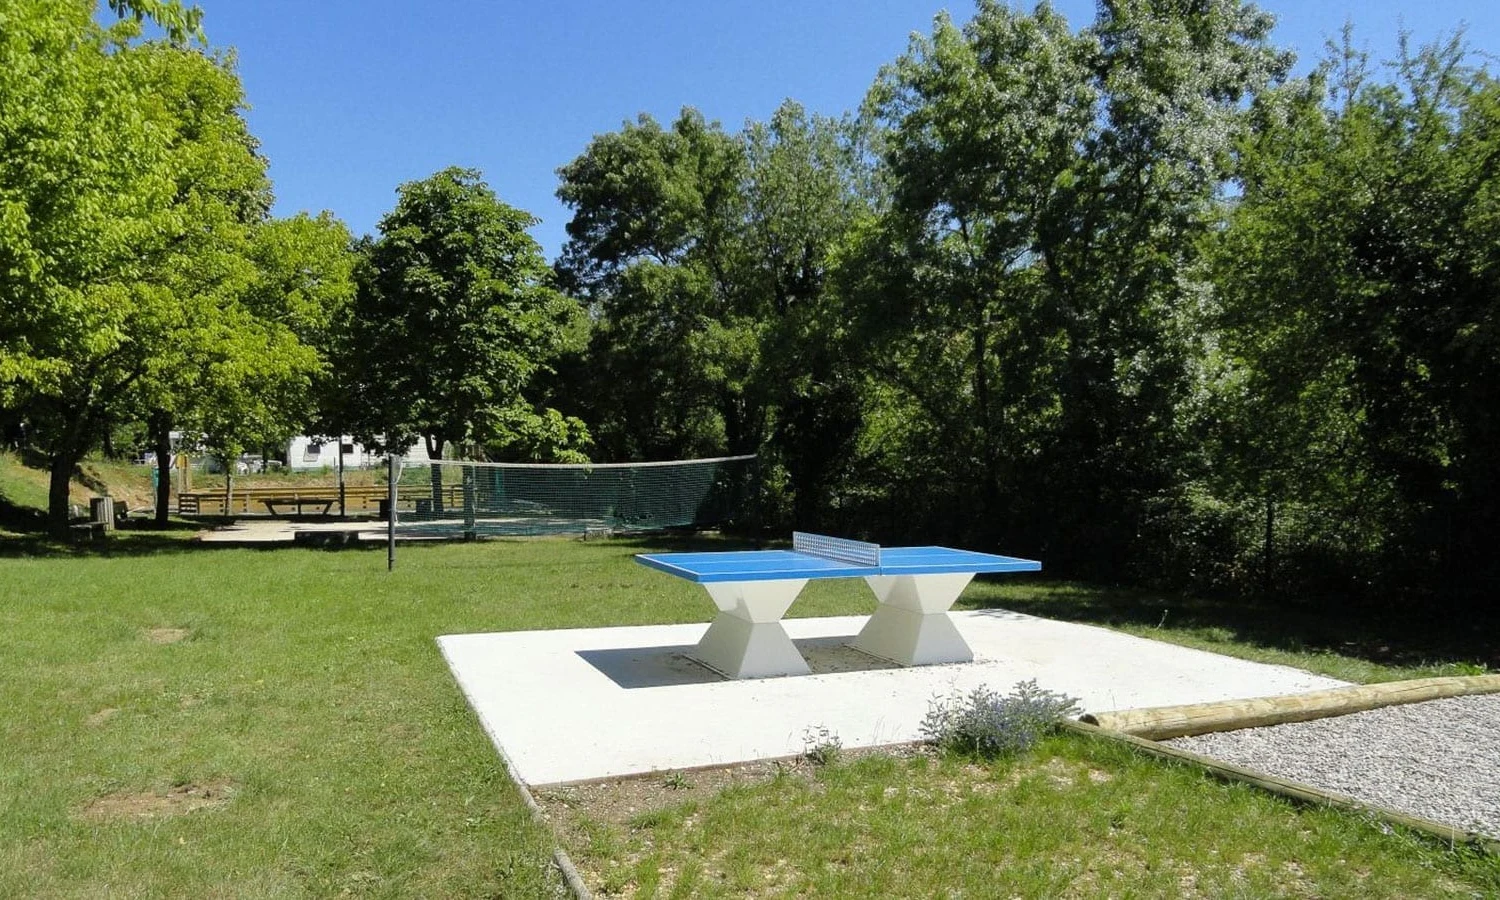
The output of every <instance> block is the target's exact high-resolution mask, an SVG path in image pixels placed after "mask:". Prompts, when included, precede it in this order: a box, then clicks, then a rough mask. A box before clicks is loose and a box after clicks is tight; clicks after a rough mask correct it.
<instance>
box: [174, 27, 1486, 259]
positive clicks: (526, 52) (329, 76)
mask: <svg viewBox="0 0 1500 900" xmlns="http://www.w3.org/2000/svg"><path fill="white" fill-rule="evenodd" d="M194 2H196V3H197V5H199V6H201V7H202V8H203V10H204V29H205V31H206V32H207V34H208V38H209V41H210V43H211V44H212V45H214V46H216V47H233V48H235V49H236V51H237V53H238V60H239V71H240V75H241V77H242V78H243V80H244V84H245V90H246V93H247V94H248V97H249V102H250V106H251V109H250V113H249V119H250V127H251V130H252V131H253V132H254V133H255V135H256V136H257V137H258V138H259V139H260V141H261V150H262V152H263V153H264V154H265V155H266V156H267V157H268V158H269V159H270V162H271V177H272V179H273V181H274V183H275V188H276V197H277V203H276V213H277V214H278V215H290V214H292V213H295V212H297V211H299V210H309V211H313V212H316V211H318V210H322V209H328V210H331V211H333V213H334V214H336V215H337V216H339V217H340V218H342V219H343V220H344V221H345V222H347V223H348V224H349V227H350V228H351V229H353V231H354V232H355V233H356V234H361V233H372V232H374V230H375V225H376V222H377V221H378V220H379V218H380V216H381V215H382V214H384V213H385V212H386V211H387V210H389V209H390V208H391V206H392V205H393V204H394V202H395V189H396V186H397V185H398V184H400V183H401V182H403V181H410V180H412V179H415V178H422V177H425V176H427V175H430V174H431V173H433V172H435V171H437V170H438V169H441V168H443V167H445V166H449V165H461V166H470V167H474V168H478V169H480V170H482V171H483V172H484V174H485V178H486V180H487V181H488V182H489V184H490V186H491V187H492V188H494V189H495V191H496V192H497V193H498V194H499V195H500V197H501V199H503V200H505V201H506V202H507V203H510V204H511V205H513V206H517V207H520V208H522V209H525V210H528V211H530V212H531V213H532V214H534V215H536V216H538V217H540V218H541V219H542V224H541V225H539V226H538V227H537V228H536V229H534V230H533V232H532V234H533V236H535V237H536V239H537V240H538V241H540V242H541V244H542V247H543V249H544V250H545V251H546V253H547V255H548V257H549V258H551V257H553V256H555V255H556V253H557V251H558V250H559V249H560V247H561V246H562V243H563V241H564V240H565V239H566V233H565V232H564V230H563V228H564V225H565V224H566V222H567V218H568V211H567V209H566V208H565V207H563V206H562V205H561V204H560V203H558V202H557V200H556V198H555V197H554V192H555V191H556V189H557V177H556V169H557V168H558V167H559V166H561V165H564V164H565V163H567V162H568V161H570V160H572V159H573V158H574V157H576V156H577V155H578V154H579V153H581V152H582V151H583V149H584V147H585V146H586V145H587V143H588V141H589V139H590V138H591V137H592V136H594V135H595V134H600V133H604V132H608V131H614V130H617V129H618V128H619V127H620V125H621V123H622V122H623V121H625V120H627V119H634V118H635V116H636V115H637V114H638V113H641V112H648V113H650V114H652V115H654V116H655V117H656V118H657V119H658V120H661V121H663V122H670V121H671V120H672V118H674V117H675V116H676V114H677V112H678V110H679V109H680V108H681V107H683V106H695V107H697V108H698V109H699V110H701V111H702V112H703V113H704V115H706V116H707V117H708V118H710V119H717V120H719V121H720V122H722V123H723V124H724V126H725V127H726V128H728V129H729V130H731V131H735V130H738V129H739V128H740V127H741V126H742V125H743V124H744V122H745V121H746V120H747V119H764V118H766V117H767V116H769V115H770V113H771V112H772V110H774V109H775V108H776V106H777V105H778V104H779V103H780V102H781V101H782V100H783V99H785V98H787V97H791V98H794V99H796V100H798V101H800V102H801V103H802V104H803V105H805V106H807V107H808V108H810V109H812V110H815V111H817V112H821V113H826V114H829V115H838V114H840V113H842V112H844V111H846V110H852V109H854V108H855V107H856V106H857V105H858V104H859V102H860V100H861V99H862V98H863V96H864V93H865V91H866V89H867V88H868V87H869V86H870V83H871V82H872V81H873V80H874V78H875V74H876V72H877V70H878V69H879V68H880V66H881V65H882V64H884V63H886V62H889V61H891V60H892V59H894V58H895V57H896V56H898V55H899V54H900V53H901V52H902V51H903V50H904V49H905V47H906V45H907V40H908V36H909V35H910V34H911V33H912V32H913V31H922V32H924V33H926V32H930V31H931V23H932V18H933V16H934V15H935V14H936V13H937V12H938V11H939V10H940V9H943V8H947V9H948V10H949V11H950V12H951V13H952V15H953V17H954V19H955V20H957V21H960V22H962V21H966V20H967V19H968V18H970V17H971V16H972V13H973V6H972V4H971V3H969V2H962V3H949V4H947V5H946V7H945V6H944V5H943V4H942V3H941V0H800V2H799V0H754V2H746V0H639V2H636V0H616V2H613V3H608V2H585V0H531V2H527V3H518V2H511V0H431V2H412V0H315V2H308V0H194ZM1031 5H1032V4H1031V3H1029V2H1028V3H1025V4H1023V6H1025V8H1028V9H1029V8H1030V6H1031ZM1261 5H1262V6H1263V7H1264V8H1267V9H1269V10H1270V11H1271V12H1273V13H1275V14H1276V16H1277V18H1278V21H1279V25H1278V27H1277V31H1276V42H1277V43H1278V44H1279V45H1281V46H1284V47H1289V48H1291V49H1293V50H1295V51H1297V54H1298V57H1299V61H1300V62H1299V66H1298V68H1299V70H1305V69H1306V68H1307V67H1308V65H1309V63H1310V61H1311V60H1312V59H1313V58H1315V57H1316V56H1318V55H1319V54H1320V53H1321V48H1322V45H1323V42H1324V40H1325V39H1327V38H1329V37H1333V36H1335V35H1337V34H1338V32H1339V29H1340V28H1341V27H1342V25H1343V23H1344V21H1345V20H1350V21H1352V22H1353V23H1354V25H1355V27H1356V37H1357V39H1358V40H1359V42H1360V43H1361V44H1363V45H1365V46H1366V47H1367V49H1369V50H1371V51H1372V52H1374V53H1376V54H1377V55H1385V56H1389V55H1390V54H1391V53H1393V52H1394V48H1395V44H1396V35H1397V33H1398V31H1399V30H1400V29H1401V27H1403V25H1404V27H1406V28H1407V29H1409V30H1410V31H1411V32H1412V34H1413V37H1414V38H1415V39H1417V40H1419V41H1426V40H1431V39H1434V38H1436V37H1438V36H1439V35H1442V34H1445V33H1448V32H1451V31H1452V30H1453V29H1454V28H1456V27H1457V26H1458V25H1459V24H1460V23H1467V25H1468V40H1469V43H1470V45H1471V46H1472V47H1473V48H1474V49H1475V50H1477V51H1480V52H1484V53H1489V54H1500V3H1496V2H1494V0H1429V2H1426V3H1421V4H1417V3H1413V2H1410V0H1408V2H1405V3H1400V2H1392V0H1363V2H1360V0H1300V2H1299V0H1268V2H1265V3H1262V4H1261ZM1056 6H1057V8H1058V9H1059V10H1060V11H1061V12H1062V13H1063V14H1064V15H1065V16H1067V18H1068V20H1069V22H1070V23H1072V24H1073V26H1074V27H1075V28H1077V27H1081V26H1083V25H1084V24H1087V23H1088V22H1090V21H1092V19H1093V10H1094V4H1093V2H1092V0H1060V2H1058V3H1056ZM1494 67H1495V66H1494V65H1493V62H1492V63H1491V68H1492V69H1493V68H1494Z"/></svg>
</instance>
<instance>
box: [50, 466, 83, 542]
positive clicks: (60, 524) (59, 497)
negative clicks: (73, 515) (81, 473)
mask: <svg viewBox="0 0 1500 900" xmlns="http://www.w3.org/2000/svg"><path fill="white" fill-rule="evenodd" d="M81 456H82V454H80V453H77V452H76V451H75V452H68V451H58V452H56V453H53V454H52V456H51V457H50V458H49V459H48V469H49V472H50V474H51V478H50V480H49V482H48V485H47V532H48V534H50V535H52V537H55V538H58V539H59V540H61V539H65V538H67V536H68V525H69V521H68V520H69V510H68V489H69V487H70V486H71V484H72V482H73V470H74V469H76V468H78V460H79V458H80V457H81Z"/></svg>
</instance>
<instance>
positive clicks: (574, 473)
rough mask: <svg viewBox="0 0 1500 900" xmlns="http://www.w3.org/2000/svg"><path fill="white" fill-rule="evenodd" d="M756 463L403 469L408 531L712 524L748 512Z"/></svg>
mask: <svg viewBox="0 0 1500 900" xmlns="http://www.w3.org/2000/svg"><path fill="white" fill-rule="evenodd" d="M754 463H755V457H754V456H728V457H721V458H718V459H693V460H678V461H673V462H653V463H599V464H584V465H529V464H520V463H482V462H462V461H457V460H444V461H442V462H435V463H430V464H429V463H412V464H407V465H405V466H403V467H402V469H401V474H400V479H399V481H398V482H397V486H396V510H397V515H396V527H397V530H398V531H399V532H401V533H403V534H432V535H440V536H452V535H481V534H496V535H542V534H589V533H594V532H597V533H619V532H631V531H654V530H657V529H661V528H676V527H684V526H707V525H716V524H720V523H722V522H725V521H727V520H729V519H731V518H733V517H734V516H736V515H739V514H740V513H741V511H742V510H743V509H744V508H745V500H746V498H748V497H749V496H750V479H751V478H752V476H753V472H754Z"/></svg>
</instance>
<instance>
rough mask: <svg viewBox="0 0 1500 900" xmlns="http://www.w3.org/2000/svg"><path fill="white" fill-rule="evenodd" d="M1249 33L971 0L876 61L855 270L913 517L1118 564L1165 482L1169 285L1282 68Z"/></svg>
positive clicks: (1174, 14) (1169, 448)
mask: <svg viewBox="0 0 1500 900" xmlns="http://www.w3.org/2000/svg"><path fill="white" fill-rule="evenodd" d="M1270 26H1271V20H1270V17H1269V16H1266V15H1265V14H1263V13H1260V12H1259V11H1258V10H1256V9H1255V8H1254V7H1252V6H1249V5H1247V4H1243V3H1240V2H1238V0H1214V2H1206V3H1201V4H1193V5H1191V7H1190V8H1187V9H1184V8H1182V5H1181V4H1177V3H1167V2H1159V0H1119V2H1113V0H1109V2H1104V3H1102V4H1100V7H1099V13H1098V16H1097V18H1096V20H1095V22H1094V23H1093V25H1092V27H1090V28H1087V29H1084V30H1082V31H1079V32H1074V31H1072V30H1071V29H1070V27H1069V26H1068V24H1067V23H1066V22H1065V21H1064V20H1063V19H1062V17H1061V16H1060V15H1058V14H1057V13H1056V12H1055V11H1054V10H1053V9H1052V8H1051V7H1050V6H1049V5H1047V4H1045V3H1044V4H1041V5H1039V6H1038V7H1037V8H1036V10H1035V11H1034V12H1032V13H1029V14H1028V13H1023V12H1019V11H1017V10H1014V9H1012V8H1010V7H1008V6H1005V5H1003V4H1000V3H995V2H983V3H981V4H980V5H979V9H978V12H977V14H976V15H975V17H974V18H973V19H972V20H971V21H970V22H968V23H967V24H965V25H964V26H963V27H962V28H960V27H958V26H956V25H954V24H953V23H952V22H951V21H950V20H949V19H948V18H947V17H946V16H940V17H939V18H938V20H937V23H936V26H935V28H934V31H933V34H932V36H931V37H930V38H929V37H918V38H915V39H914V41H913V44H912V47H911V49H910V51H909V52H908V53H907V54H906V55H905V56H903V57H902V58H901V59H899V60H898V61H897V62H895V63H894V64H892V65H891V66H889V67H887V69H886V70H885V71H884V72H883V73H882V76H881V78H880V80H879V81H878V83H877V85H876V87H875V88H874V90H873V91H872V94H871V98H870V102H869V106H868V108H869V110H870V112H871V114H872V115H873V116H874V117H876V118H877V119H878V120H879V121H880V122H882V123H883V124H884V125H885V126H886V127H888V128H889V130H890V133H889V137H888V139H887V142H886V149H885V152H884V158H885V161H886V164H887V166H888V167H889V179H890V183H891V185H892V193H893V204H892V208H891V211H890V214H889V215H888V216H886V217H885V219H884V221H883V223H882V227H881V228H880V229H879V230H878V231H872V232H871V233H869V234H868V235H866V238H865V240H864V242H863V244H862V249H861V251H860V253H859V254H858V255H857V256H856V257H854V260H855V265H856V266H857V267H858V268H859V269H860V270H862V272H861V274H860V275H859V277H858V279H857V281H858V282H859V284H861V285H862V289H863V290H864V292H865V295H866V297H867V299H866V301H865V304H864V305H865V308H866V309H867V310H868V313H867V318H868V319H870V320H872V321H873V322H874V323H875V324H876V325H877V328H876V329H875V331H874V334H873V337H872V340H874V341H875V342H877V344H878V346H879V347H880V358H879V359H878V360H877V364H878V365H879V366H880V374H881V381H882V389H881V390H878V391H876V392H875V393H874V396H876V397H878V398H881V403H880V406H879V407H878V408H877V409H876V410H874V411H873V415H872V417H871V421H872V422H876V423H882V422H883V423H889V424H890V425H891V426H892V427H893V428H894V429H895V431H893V432H892V433H891V434H889V435H878V434H877V435H870V436H868V443H869V445H870V446H872V447H878V448H881V452H882V453H884V454H885V455H886V456H887V458H888V460H889V462H888V463H887V464H886V466H885V470H886V471H887V473H888V475H889V477H890V479H891V481H892V483H893V484H895V485H897V486H898V489H901V490H905V491H908V492H910V494H911V495H912V496H913V497H914V498H915V499H914V502H916V503H918V504H920V507H919V508H926V509H928V510H929V511H930V513H929V518H928V519H927V520H926V521H929V522H931V521H933V520H936V519H938V518H939V517H941V520H943V521H948V522H954V521H957V522H966V523H972V524H971V525H970V526H969V527H968V528H967V529H965V530H966V531H967V532H968V536H969V537H970V538H971V539H976V540H984V541H988V540H992V539H994V538H996V537H1000V536H1005V537H1006V538H1007V544H1008V545H1010V546H1019V547H1030V548H1032V549H1034V550H1036V551H1038V552H1041V551H1043V550H1045V551H1046V552H1047V554H1048V558H1049V559H1052V560H1056V562H1057V563H1058V564H1059V565H1060V566H1061V567H1063V568H1069V567H1073V568H1075V569H1077V568H1083V567H1093V568H1095V569H1096V570H1097V571H1099V572H1101V573H1112V574H1113V573H1118V572H1121V571H1123V570H1124V569H1125V567H1126V565H1127V561H1128V559H1129V558H1130V557H1131V554H1132V551H1133V550H1135V549H1137V548H1138V543H1139V538H1140V536H1142V535H1143V534H1144V533H1145V532H1146V531H1147V530H1149V528H1150V527H1151V523H1150V521H1149V518H1150V509H1151V507H1152V504H1153V502H1154V501H1155V500H1156V498H1159V497H1160V496H1162V495H1163V494H1168V493H1170V492H1171V491H1172V490H1173V489H1174V485H1175V484H1176V483H1177V482H1178V481H1179V480H1180V475H1179V472H1178V471H1177V467H1178V466H1179V465H1180V460H1181V459H1182V457H1183V451H1184V448H1183V447H1182V446H1180V445H1179V444H1177V443H1176V436H1177V435H1178V434H1180V432H1179V430H1178V429H1176V428H1175V427H1174V421H1173V417H1174V410H1175V409H1176V406H1177V403H1178V402H1179V400H1180V398H1181V395H1182V392H1183V390H1184V389H1185V385H1186V379H1185V374H1184V368H1183V367H1184V360H1185V354H1186V348H1185V346H1184V343H1183V341H1182V340H1181V338H1180V336H1179V334H1178V333H1177V331H1178V330H1177V327H1176V325H1175V323H1176V322H1177V320H1178V317H1177V313H1178V310H1179V308H1180V307H1181V305H1182V303H1183V302H1184V299H1183V289H1182V285H1183V275H1184V273H1185V272H1186V271H1187V270H1188V266H1189V265H1190V263H1191V262H1192V260H1193V255H1194V252H1195V247H1196V241H1197V239H1198V237H1199V236H1200V235H1201V234H1202V233H1203V232H1204V230H1205V229H1206V228H1207V227H1208V225H1209V224H1210V223H1211V222H1212V213H1213V210H1214V208H1215V207H1214V200H1215V197H1216V194H1217V192H1218V191H1219V190H1220V187H1221V185H1222V183H1223V181H1224V179H1226V178H1227V176H1228V175H1229V174H1230V173H1231V172H1232V168H1231V166H1232V157H1231V155H1230V150H1231V148H1232V140H1233V136H1234V135H1235V133H1236V132H1237V131H1238V130H1239V129H1241V128H1242V127H1243V123H1244V118H1243V106H1244V104H1245V101H1246V100H1247V99H1248V98H1249V97H1251V96H1253V95H1254V94H1255V93H1256V92H1257V91H1259V90H1261V89H1262V88H1264V87H1265V86H1266V85H1268V84H1271V83H1273V82H1275V81H1276V80H1278V79H1280V78H1281V77H1283V75H1284V71H1285V67H1286V65H1287V64H1288V60H1287V59H1286V58H1285V57H1284V56H1282V55H1281V54H1278V53H1277V52H1275V51H1274V49H1272V48H1271V47H1270V46H1269V45H1268V44H1267V37H1268V34H1269V30H1270ZM869 272H880V273H883V275H882V276H881V277H880V278H878V279H875V280H872V278H871V277H870V275H869V274H868V273H869ZM924 498H925V499H924ZM955 512H956V513H957V515H954V513H955Z"/></svg>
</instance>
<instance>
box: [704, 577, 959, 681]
mask: <svg viewBox="0 0 1500 900" xmlns="http://www.w3.org/2000/svg"><path fill="white" fill-rule="evenodd" d="M806 584H807V579H805V578H803V579H799V580H788V581H745V582H729V581H724V582H712V583H708V584H704V585H703V587H704V588H705V589H707V590H708V595H709V596H710V597H712V598H713V600H714V605H715V606H717V607H718V608H719V614H718V615H717V616H716V617H715V618H714V620H713V622H712V624H710V625H709V626H708V631H706V632H704V634H703V638H702V639H701V640H699V641H698V646H697V647H696V648H695V649H694V651H693V654H692V656H693V658H694V659H696V660H698V661H699V662H701V663H703V664H704V665H706V666H708V667H709V668H710V669H713V670H714V671H715V672H718V673H720V674H721V675H727V676H729V677H730V678H770V677H772V676H776V675H806V674H808V673H809V672H811V671H812V670H811V669H809V668H808V667H807V660H805V659H803V658H802V654H801V653H799V652H798V651H797V647H796V645H795V644H793V643H792V639H791V638H790V637H789V636H788V635H787V633H786V629H785V628H784V627H782V624H781V617H782V616H783V615H785V613H786V611H787V608H788V607H790V606H791V605H792V601H793V600H796V599H797V595H798V594H799V593H801V591H802V588H803V586H805V585H806ZM961 589H962V588H960V590H961Z"/></svg>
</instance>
